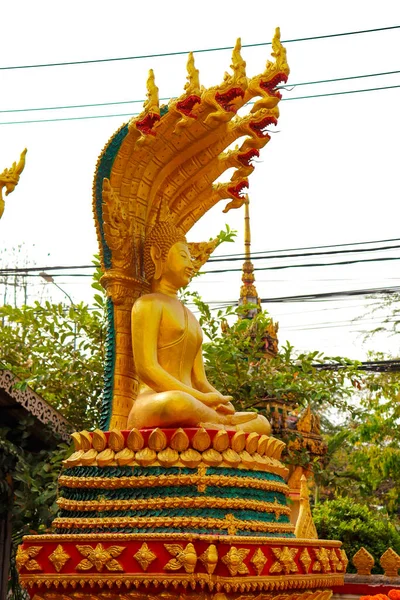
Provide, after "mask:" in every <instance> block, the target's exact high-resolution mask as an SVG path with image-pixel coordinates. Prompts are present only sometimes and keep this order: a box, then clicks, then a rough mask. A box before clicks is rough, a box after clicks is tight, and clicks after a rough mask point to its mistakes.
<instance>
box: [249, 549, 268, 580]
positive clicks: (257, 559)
mask: <svg viewBox="0 0 400 600" xmlns="http://www.w3.org/2000/svg"><path fill="white" fill-rule="evenodd" d="M250 562H251V563H252V564H253V565H254V568H255V570H256V573H257V575H261V573H262V570H263V569H264V567H265V565H266V563H267V562H268V561H267V558H266V556H265V554H264V552H263V551H262V550H261V548H257V550H256V551H255V552H254V554H253V556H252V557H251V559H250Z"/></svg>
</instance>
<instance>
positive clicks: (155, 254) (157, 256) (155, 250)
mask: <svg viewBox="0 0 400 600" xmlns="http://www.w3.org/2000/svg"><path fill="white" fill-rule="evenodd" d="M150 256H151V260H152V261H153V263H154V266H155V273H154V278H153V279H160V277H161V275H162V252H161V248H159V247H158V246H151V248H150Z"/></svg>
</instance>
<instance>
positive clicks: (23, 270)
mask: <svg viewBox="0 0 400 600" xmlns="http://www.w3.org/2000/svg"><path fill="white" fill-rule="evenodd" d="M396 241H400V238H392V239H388V240H375V241H370V242H352V243H348V244H331V245H329V246H308V247H303V248H288V249H282V250H263V251H260V252H254V253H252V255H251V259H252V260H279V259H282V258H304V257H308V256H316V257H318V256H328V255H336V254H339V255H340V254H348V253H351V254H360V253H364V252H382V251H385V250H393V249H398V248H400V245H398V244H396V245H390V246H378V247H375V248H358V247H359V246H360V245H363V246H365V245H371V244H383V243H391V242H396ZM343 247H344V248H345V249H341V250H324V249H325V248H343ZM349 247H356V248H355V249H352V248H349ZM314 249H315V250H319V249H321V250H323V251H322V252H300V251H301V250H314ZM290 251H293V252H295V254H287V252H290ZM282 253H283V254H282ZM245 258H246V257H245V256H244V255H243V254H242V253H238V254H229V255H228V254H226V255H221V256H217V257H215V258H211V259H209V260H208V262H231V261H243V260H245ZM398 259H399V258H398V257H378V258H373V259H367V261H369V262H374V261H381V260H398ZM353 262H365V260H363V259H354V260H351V261H345V262H340V263H336V262H335V263H316V264H300V265H299V264H289V265H288V264H286V265H283V266H282V265H280V266H278V267H256V269H255V270H270V269H275V268H285V269H286V268H290V267H308V266H329V265H336V264H352V263H353ZM95 268H96V267H95V265H93V264H91V265H55V266H41V267H36V266H35V267H28V266H26V267H4V268H1V267H0V274H1V275H16V274H21V275H23V274H27V273H35V272H40V271H66V270H78V269H91V270H93V269H95ZM229 271H233V272H235V271H236V272H238V271H241V269H239V268H238V269H231V268H228V269H219V270H212V271H204V273H220V272H221V273H225V272H229ZM62 275H63V276H65V274H64V273H63V274H62ZM72 276H73V275H72Z"/></svg>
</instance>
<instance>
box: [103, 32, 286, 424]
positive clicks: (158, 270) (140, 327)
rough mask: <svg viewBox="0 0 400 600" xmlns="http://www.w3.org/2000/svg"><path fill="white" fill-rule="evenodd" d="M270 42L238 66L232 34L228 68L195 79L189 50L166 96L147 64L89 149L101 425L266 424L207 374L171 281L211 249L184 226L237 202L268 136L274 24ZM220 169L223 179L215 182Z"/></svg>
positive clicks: (273, 100)
mask: <svg viewBox="0 0 400 600" xmlns="http://www.w3.org/2000/svg"><path fill="white" fill-rule="evenodd" d="M272 50H273V53H272V56H273V59H274V60H273V61H267V63H266V68H265V70H264V71H263V73H261V74H259V75H256V76H255V77H252V78H248V77H247V76H246V73H245V61H244V60H243V59H242V57H241V54H240V40H238V41H237V43H236V45H235V48H234V51H233V54H232V64H231V68H232V74H225V76H224V79H223V82H222V83H221V84H220V85H217V86H214V87H211V88H205V87H203V86H201V85H200V81H199V73H198V71H197V69H196V68H195V65H194V59H193V55H190V56H189V60H188V74H187V84H186V85H185V88H184V90H185V91H184V93H183V94H182V95H181V96H179V97H178V98H173V99H172V100H171V101H170V102H169V103H168V105H161V106H160V104H159V97H158V88H157V86H156V83H155V77H154V73H153V72H152V71H151V72H150V74H149V78H148V81H147V100H146V102H145V103H144V107H143V111H142V112H141V113H140V115H138V116H135V117H134V118H132V119H131V120H130V121H129V123H127V124H125V125H123V126H121V127H120V128H119V129H118V131H117V132H116V133H115V134H114V135H113V136H112V137H111V139H110V140H109V142H108V143H107V144H106V146H105V147H104V149H103V151H102V153H101V155H100V157H99V160H98V164H97V167H96V173H95V180H94V186H93V209H94V214H95V219H96V227H97V235H98V239H99V245H100V259H101V266H102V269H103V272H104V275H103V278H102V280H101V281H102V284H103V285H104V287H105V288H106V290H107V295H108V304H107V317H108V325H109V326H108V333H107V349H106V357H107V360H106V364H105V371H104V373H105V375H104V377H105V384H104V391H103V406H102V411H101V422H100V426H101V428H102V429H103V430H104V431H107V430H112V429H113V428H118V429H120V430H122V429H126V428H127V427H137V428H139V429H140V428H141V427H157V426H164V427H182V426H197V425H199V424H213V425H214V426H215V427H220V428H240V429H243V430H246V431H256V432H261V433H269V431H270V426H269V423H268V422H267V420H266V419H264V418H263V417H261V416H257V415H256V414H255V413H248V414H238V413H236V412H235V410H234V408H233V406H232V404H231V398H230V397H227V396H224V395H222V394H221V393H219V392H218V390H216V389H214V388H213V386H212V385H210V383H209V382H208V381H207V378H206V375H205V371H204V365H203V360H202V354H201V341H202V333H201V330H200V326H199V324H198V323H197V321H196V319H195V318H194V316H193V315H192V314H191V313H190V312H189V311H188V309H187V308H186V307H185V306H184V305H183V304H182V303H181V302H180V301H179V300H178V297H177V293H178V291H179V289H180V288H181V287H183V286H186V285H187V283H188V282H189V279H190V277H191V274H192V272H193V270H195V269H198V268H199V267H200V266H201V265H202V264H204V263H205V262H206V260H207V258H208V256H209V255H210V252H211V251H212V248H211V247H210V243H209V242H199V243H197V244H192V243H190V244H187V243H186V239H185V235H186V234H187V233H188V231H189V230H190V229H191V228H192V227H193V225H194V224H195V223H197V221H198V220H199V219H200V218H201V217H203V215H205V214H206V213H207V212H208V211H209V210H210V209H211V208H212V207H213V206H215V205H216V204H217V203H218V202H220V201H221V200H224V199H226V200H229V203H228V207H229V208H235V207H239V206H241V205H242V204H243V203H244V202H246V198H247V197H246V195H245V194H244V190H245V189H247V187H248V185H249V183H248V177H249V175H250V174H251V173H252V171H253V170H254V164H252V160H253V159H254V158H255V157H256V156H259V153H260V150H261V148H263V147H264V146H265V145H266V144H267V143H268V141H269V140H270V135H269V133H268V129H267V127H268V126H270V125H273V124H276V122H277V118H278V115H279V110H278V107H277V105H278V103H279V100H280V97H281V96H280V92H279V90H278V89H277V86H279V84H281V83H282V82H286V80H287V76H288V73H289V67H288V64H287V61H286V51H285V49H284V48H283V46H282V45H281V43H280V34H279V29H277V30H276V33H275V36H274V39H273V42H272ZM256 98H258V99H257V100H256V101H255V103H253V101H254V99H256ZM250 102H251V104H250ZM246 105H247V106H248V107H250V106H251V109H250V111H249V112H248V114H246V115H244V114H241V115H239V114H238V111H239V109H240V108H242V107H245V106H246ZM241 138H244V141H243V143H242V144H241V145H240V146H239V147H235V148H234V149H233V148H232V144H233V142H234V141H235V140H238V139H241ZM230 169H233V171H234V172H233V174H232V175H231V177H230V180H229V181H227V182H225V183H222V182H220V181H219V182H218V183H215V182H216V181H217V180H218V179H219V178H220V177H221V176H222V174H223V173H224V172H225V171H228V170H230ZM228 207H227V208H228ZM214 247H215V244H214ZM190 255H191V256H192V257H193V259H194V260H193V262H192V260H191V256H190ZM132 307H133V308H132ZM131 332H132V335H131Z"/></svg>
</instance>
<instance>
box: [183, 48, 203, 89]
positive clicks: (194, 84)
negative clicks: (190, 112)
mask: <svg viewBox="0 0 400 600" xmlns="http://www.w3.org/2000/svg"><path fill="white" fill-rule="evenodd" d="M186 68H187V72H188V74H187V77H186V79H187V83H186V84H185V88H184V89H185V91H186V93H187V94H188V95H189V94H196V95H199V94H200V78H199V70H198V69H196V66H195V64H194V56H193V52H189V56H188V61H187V65H186Z"/></svg>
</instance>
